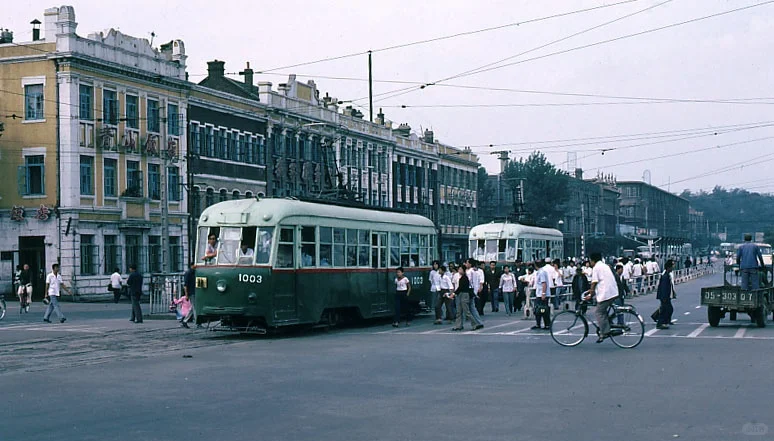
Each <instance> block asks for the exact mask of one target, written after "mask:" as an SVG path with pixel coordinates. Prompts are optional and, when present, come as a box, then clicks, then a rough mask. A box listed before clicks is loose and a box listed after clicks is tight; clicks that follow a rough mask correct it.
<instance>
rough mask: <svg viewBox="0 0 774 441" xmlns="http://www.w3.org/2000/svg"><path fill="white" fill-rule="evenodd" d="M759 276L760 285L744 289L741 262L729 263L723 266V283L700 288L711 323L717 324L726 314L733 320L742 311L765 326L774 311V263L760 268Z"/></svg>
mask: <svg viewBox="0 0 774 441" xmlns="http://www.w3.org/2000/svg"><path fill="white" fill-rule="evenodd" d="M758 275H759V277H760V286H761V288H759V289H754V290H743V289H742V287H741V286H740V279H741V278H740V277H739V267H738V265H728V264H726V265H724V266H723V285H722V286H710V287H705V288H702V289H701V304H702V305H704V306H706V307H707V321H708V322H709V325H710V326H712V327H713V328H714V327H717V326H718V325H719V324H720V319H723V318H725V317H726V313H728V315H729V319H730V320H732V321H733V320H736V316H737V314H738V313H740V312H742V313H746V314H748V315H749V316H750V319H751V320H752V321H754V322H755V324H756V325H757V326H758V327H759V328H763V327H765V326H766V318H767V317H768V315H769V313H770V312H772V311H773V310H774V286H772V276H773V275H774V274H773V273H772V265H771V264H768V265H766V266H764V267H763V268H761V269H760V270H759V272H758ZM772 320H774V315H773V316H772Z"/></svg>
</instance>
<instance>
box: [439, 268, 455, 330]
mask: <svg viewBox="0 0 774 441" xmlns="http://www.w3.org/2000/svg"><path fill="white" fill-rule="evenodd" d="M458 280H459V279H458ZM453 299H454V286H453V285H452V279H451V277H449V274H448V273H447V272H446V267H445V266H439V267H438V299H437V300H436V303H435V322H434V323H435V324H436V325H440V324H443V321H441V317H442V316H443V308H444V307H446V321H447V322H453V321H454V316H453V315H452V302H453Z"/></svg>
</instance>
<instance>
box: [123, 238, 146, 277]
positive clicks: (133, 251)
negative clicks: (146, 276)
mask: <svg viewBox="0 0 774 441" xmlns="http://www.w3.org/2000/svg"><path fill="white" fill-rule="evenodd" d="M141 258H142V236H140V235H134V234H132V235H127V236H126V263H127V264H129V265H137V271H139V272H144V270H145V265H144V262H143V261H142V260H141Z"/></svg>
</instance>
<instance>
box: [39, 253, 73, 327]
mask: <svg viewBox="0 0 774 441" xmlns="http://www.w3.org/2000/svg"><path fill="white" fill-rule="evenodd" d="M62 289H63V290H65V291H67V294H71V295H72V292H70V289H69V288H67V286H65V284H64V281H63V280H62V275H61V274H59V264H58V263H55V264H53V265H51V272H50V273H48V276H46V298H47V299H49V302H50V303H49V304H48V307H47V308H46V313H45V314H43V321H44V322H46V323H51V320H49V317H51V313H52V312H56V316H57V317H58V318H59V323H64V322H65V320H67V319H66V318H65V316H64V315H63V314H62V310H61V309H60V308H59V291H60V290H62Z"/></svg>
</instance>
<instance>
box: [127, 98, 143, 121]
mask: <svg viewBox="0 0 774 441" xmlns="http://www.w3.org/2000/svg"><path fill="white" fill-rule="evenodd" d="M139 108H140V104H139V98H137V97H136V96H134V95H127V96H126V127H128V128H130V129H139V128H140V122H139Z"/></svg>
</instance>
